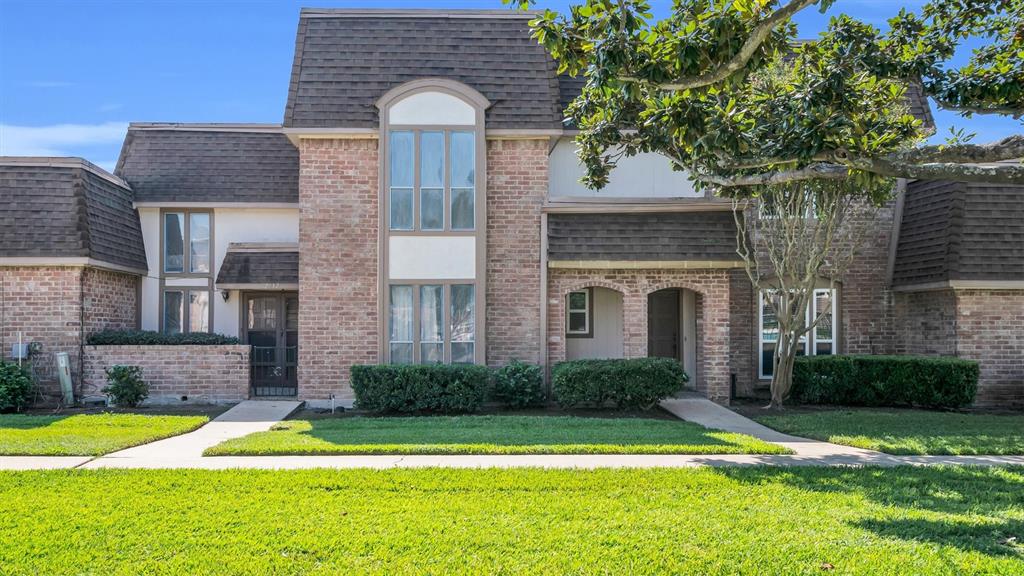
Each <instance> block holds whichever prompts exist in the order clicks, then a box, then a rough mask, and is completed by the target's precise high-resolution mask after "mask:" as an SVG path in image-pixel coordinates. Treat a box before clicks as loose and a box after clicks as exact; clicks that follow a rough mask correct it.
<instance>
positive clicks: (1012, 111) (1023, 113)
mask: <svg viewBox="0 0 1024 576" xmlns="http://www.w3.org/2000/svg"><path fill="white" fill-rule="evenodd" d="M929 96H931V97H932V99H933V100H935V104H937V105H938V107H939V108H942V109H943V110H949V111H950V112H959V113H961V114H996V115H998V116H1009V117H1011V118H1013V119H1015V120H1020V119H1021V118H1022V117H1024V110H1022V109H1020V108H1015V107H1013V106H957V105H955V104H951V103H949V102H946V101H945V100H941V99H939V98H937V97H936V96H935V95H933V94H929Z"/></svg>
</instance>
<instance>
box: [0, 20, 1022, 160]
mask: <svg viewBox="0 0 1024 576" xmlns="http://www.w3.org/2000/svg"><path fill="white" fill-rule="evenodd" d="M922 1H923V0H905V1H902V2H900V1H897V0H838V1H837V2H836V3H835V5H834V6H833V8H832V10H831V11H830V14H837V13H839V12H845V13H848V14H850V15H852V16H854V17H857V18H860V19H862V20H866V21H869V22H870V23H872V24H874V25H876V26H879V27H883V26H885V21H886V19H887V18H889V17H891V16H892V15H895V13H896V12H898V10H899V7H900V6H907V7H909V8H915V7H920V5H921V3H922ZM570 3H571V2H570V0H540V1H539V2H538V3H537V5H538V7H540V8H551V9H553V10H557V11H565V10H566V9H567V7H568V5H569V4H570ZM652 4H653V7H654V12H655V16H660V15H664V14H666V13H667V12H668V9H669V7H670V6H671V1H670V0H654V1H653V2H652ZM302 6H315V7H322V8H323V7H342V8H367V7H374V8H489V9H502V8H504V7H503V5H502V4H501V1H500V0H472V1H470V0H464V1H457V0H405V1H401V0H387V1H381V2H375V1H373V0H358V1H328V0H319V1H318V0H304V1H298V2H296V1H292V0H264V1H253V0H244V1H243V0H237V1H212V0H209V1H207V0H203V1H200V0H173V1H166V0H119V1H112V0H66V1H45V0H0V155H31V156H82V157H84V158H86V159H88V160H90V161H92V162H94V163H96V164H98V165H100V166H102V167H104V168H107V169H108V170H110V169H113V166H114V164H115V163H116V161H117V156H118V153H119V151H120V149H121V142H122V140H123V139H124V134H125V131H126V129H127V126H128V122H275V123H276V122H281V120H282V117H283V115H284V105H285V99H286V96H287V91H288V79H289V74H290V73H291V66H292V56H293V52H294V48H295V30H296V25H297V23H298V17H299V9H300V8H301V7H302ZM827 21H828V16H823V15H821V14H819V13H818V12H817V11H816V10H813V9H811V10H804V11H803V12H802V13H800V14H798V15H797V17H796V22H797V24H798V26H799V30H800V36H801V37H803V38H808V37H813V36H815V35H817V34H818V33H819V32H820V31H821V30H823V29H824V28H825V26H826V24H827ZM933 112H934V113H935V114H936V122H937V124H938V130H937V135H936V137H935V139H936V140H939V141H941V140H943V139H944V138H945V136H947V135H948V134H949V128H950V126H953V125H956V126H960V127H964V128H965V129H966V130H967V131H968V132H975V133H977V137H976V139H975V141H976V142H989V141H992V140H996V139H999V138H1002V137H1004V136H1006V135H1009V134H1013V133H1017V132H1020V131H1021V126H1020V124H1019V123H1016V122H1014V121H1012V120H1009V119H1004V118H998V117H975V118H973V119H970V120H967V119H963V118H961V117H959V116H958V115H956V114H952V113H948V112H944V111H937V110H933Z"/></svg>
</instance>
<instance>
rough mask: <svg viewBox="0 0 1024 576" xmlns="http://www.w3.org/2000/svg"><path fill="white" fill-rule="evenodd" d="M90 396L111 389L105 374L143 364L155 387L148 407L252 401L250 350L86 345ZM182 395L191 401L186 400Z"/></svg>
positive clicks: (147, 378) (237, 346)
mask: <svg viewBox="0 0 1024 576" xmlns="http://www.w3.org/2000/svg"><path fill="white" fill-rule="evenodd" d="M82 350H83V360H84V361H83V365H84V374H85V378H84V380H83V383H84V388H85V393H86V394H90V395H94V394H99V393H100V392H99V391H100V390H101V389H102V388H103V387H104V386H106V383H107V377H106V374H105V373H104V370H105V369H106V368H108V367H110V366H114V365H116V364H123V365H132V366H141V367H142V379H143V380H145V382H146V383H147V384H148V385H149V399H148V400H147V401H146V403H147V404H181V403H183V402H188V403H197V404H222V403H229V402H240V401H242V400H245V399H246V398H248V397H249V350H250V348H249V346H248V345H242V344H230V345H220V346H85V347H83V349H82ZM182 396H187V397H188V399H187V400H185V401H183V400H182V399H181V398H182Z"/></svg>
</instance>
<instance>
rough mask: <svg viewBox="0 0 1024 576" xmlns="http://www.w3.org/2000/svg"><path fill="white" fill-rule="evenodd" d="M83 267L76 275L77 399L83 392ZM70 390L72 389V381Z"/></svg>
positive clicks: (84, 269)
mask: <svg viewBox="0 0 1024 576" xmlns="http://www.w3.org/2000/svg"><path fill="white" fill-rule="evenodd" d="M86 270H87V269H86V268H85V267H83V268H82V269H81V271H80V272H79V273H78V397H79V398H81V397H82V396H83V394H84V392H85V271H86ZM71 382H72V390H73V389H74V387H73V386H74V379H72V380H71Z"/></svg>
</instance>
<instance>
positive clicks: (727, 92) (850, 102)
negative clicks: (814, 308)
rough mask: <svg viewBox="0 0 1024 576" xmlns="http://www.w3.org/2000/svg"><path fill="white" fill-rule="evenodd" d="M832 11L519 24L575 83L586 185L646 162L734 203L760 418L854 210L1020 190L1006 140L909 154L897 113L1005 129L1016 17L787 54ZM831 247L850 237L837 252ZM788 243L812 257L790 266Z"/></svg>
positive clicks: (1019, 69)
mask: <svg viewBox="0 0 1024 576" xmlns="http://www.w3.org/2000/svg"><path fill="white" fill-rule="evenodd" d="M505 2H507V3H511V4H515V5H517V6H519V7H527V6H529V5H530V4H531V3H532V2H530V1H528V0H526V1H523V0H505ZM832 5H833V0H675V2H674V3H673V5H672V8H671V11H670V13H669V14H668V16H667V17H666V18H664V19H661V20H655V19H654V18H653V16H652V14H651V12H650V7H649V4H648V3H647V2H646V1H645V0H585V1H582V2H581V3H580V4H577V5H574V6H572V7H571V9H570V12H569V14H565V15H562V14H557V13H555V12H551V11H545V12H543V13H542V14H539V15H538V17H537V18H536V19H534V20H533V21H532V22H531V26H532V28H533V31H534V36H535V37H536V39H537V40H538V41H539V42H540V43H541V44H542V45H543V46H545V47H546V48H547V50H548V51H549V52H550V53H551V54H552V56H553V57H554V58H555V59H556V61H557V62H558V63H559V66H560V71H561V72H563V73H567V74H570V75H575V76H582V77H583V78H584V79H585V84H584V87H583V89H582V92H581V94H580V95H579V97H577V98H576V100H575V101H574V102H573V103H572V104H571V105H570V106H569V108H568V110H567V115H568V118H567V122H569V123H571V124H572V125H573V126H574V127H575V128H577V129H578V130H579V132H578V135H577V137H576V141H577V146H578V155H579V158H580V160H581V162H582V164H583V165H584V167H585V168H586V175H585V177H584V182H585V183H586V184H588V185H589V186H592V187H595V188H600V187H602V186H604V185H605V184H606V183H607V182H608V175H609V173H610V171H611V170H613V169H614V168H615V165H616V163H617V162H618V161H619V160H620V159H621V158H623V157H627V156H631V155H635V154H637V153H641V152H656V153H659V154H662V155H664V156H665V157H666V158H668V160H669V161H670V162H671V163H672V165H673V167H674V168H676V169H678V170H685V171H687V172H688V173H689V174H690V176H691V177H692V178H693V179H694V181H695V183H696V185H697V186H698V187H701V188H704V187H710V188H713V190H714V191H715V193H716V194H718V195H719V196H722V197H726V198H732V199H733V200H734V201H736V206H737V212H736V213H737V222H738V223H739V224H740V225H739V226H737V228H738V229H739V230H740V231H741V234H740V236H739V243H740V244H739V253H740V254H741V256H743V258H744V260H745V261H746V262H747V271H748V274H749V275H750V277H751V281H752V282H753V283H754V285H755V286H757V287H758V288H770V289H773V290H775V291H774V292H772V293H773V294H775V295H776V297H773V298H770V299H769V300H770V301H771V305H773V306H775V307H776V311H777V312H778V318H779V332H780V333H779V345H778V346H777V352H776V362H777V363H778V365H779V369H778V370H776V371H775V376H774V378H773V380H772V400H773V405H776V406H781V403H782V401H783V399H784V398H785V395H786V393H787V392H788V389H789V386H790V383H791V380H790V378H791V367H792V358H793V355H794V353H795V350H796V349H797V347H798V346H799V345H800V338H801V337H802V336H803V335H804V334H806V332H807V330H809V329H810V328H811V327H813V325H814V322H815V321H817V320H818V319H813V318H812V319H810V321H807V320H801V319H802V318H806V316H805V310H806V309H807V302H808V299H809V298H810V297H811V296H812V295H813V290H810V289H809V288H808V286H813V284H812V283H811V280H810V278H812V277H815V278H816V277H820V276H822V275H825V274H824V273H825V272H827V273H828V276H830V277H833V278H834V277H841V273H842V271H843V268H844V266H843V262H848V261H849V259H850V258H851V257H852V255H853V252H854V248H853V247H854V246H855V244H856V242H853V240H854V239H855V238H854V237H855V236H856V234H855V230H852V228H851V226H852V224H853V223H854V222H856V221H857V220H858V219H857V218H856V217H855V216H856V212H857V211H858V210H870V209H871V207H873V206H874V207H877V206H880V205H882V204H883V203H884V202H886V201H887V200H889V199H890V196H891V195H892V193H893V189H894V182H895V179H897V178H924V179H951V180H960V181H982V182H996V183H1012V184H1024V167H1022V166H1021V165H1020V164H1019V163H1018V162H1012V161H1013V160H1015V159H1019V158H1021V157H1024V137H1022V136H1020V135H1017V136H1011V137H1008V138H1004V139H1003V140H1001V141H999V142H993V143H990V144H973V143H971V142H970V140H971V136H970V135H968V134H965V133H964V132H962V131H961V132H958V133H955V134H954V135H953V136H952V137H951V138H950V140H949V141H948V142H947V143H946V144H943V145H923V144H922V142H923V140H924V139H925V138H926V137H927V136H928V135H929V133H928V131H927V127H925V126H923V125H922V122H921V121H920V120H919V119H917V118H915V117H914V116H913V115H912V114H910V111H909V110H908V107H907V90H908V88H910V87H913V88H914V89H917V90H920V91H922V92H923V93H924V94H926V95H927V96H929V97H930V98H931V99H932V100H933V101H935V102H936V103H937V104H938V105H939V106H941V107H944V108H948V109H951V110H956V111H958V112H960V113H961V114H963V115H965V116H970V115H973V114H994V115H1003V116H1005V117H1007V121H1008V122H1017V121H1019V120H1020V118H1021V116H1022V114H1024V24H1022V23H1024V0H933V1H932V2H930V3H928V4H926V5H925V6H924V7H922V8H921V10H920V11H918V12H909V11H907V10H901V11H900V12H899V13H898V14H893V18H892V19H891V20H890V21H889V27H888V29H887V30H886V31H880V30H879V29H877V28H875V27H873V26H871V25H869V24H866V23H864V22H860V21H858V20H856V19H854V18H852V17H850V16H848V15H845V14H841V13H837V14H835V15H834V17H833V18H832V19H831V20H830V22H829V25H828V28H827V30H826V31H825V32H823V33H822V34H820V35H819V36H818V37H817V38H814V39H812V40H809V41H803V42H798V41H797V38H796V27H795V25H794V24H793V23H792V21H791V18H792V17H793V16H794V15H795V14H797V13H798V12H800V11H801V10H805V9H808V8H810V7H812V6H815V7H817V8H818V9H820V10H821V11H823V12H826V11H829V10H832V8H833V6H832ZM977 37H981V38H984V40H985V41H984V47H983V48H979V49H976V50H974V51H973V52H972V53H971V55H970V56H969V58H967V61H966V62H965V63H963V64H962V65H957V66H954V65H953V64H952V63H951V62H952V61H953V60H954V56H957V57H959V56H960V55H958V54H957V49H958V48H960V47H961V46H962V45H963V44H964V42H965V41H967V40H968V39H970V38H977ZM752 205H762V206H766V207H767V208H762V209H759V210H757V211H752V210H751V209H750V208H749V207H750V206H752ZM810 206H813V210H811V209H810ZM757 212H761V214H762V216H763V215H764V214H766V213H767V214H771V217H769V218H754V217H751V214H756V213H757ZM809 215H813V217H808V216H809ZM842 234H849V235H850V237H848V238H846V239H845V240H844V241H841V242H837V241H836V240H837V236H839V235H842ZM798 237H802V240H804V241H806V238H817V239H819V240H820V241H821V242H822V243H823V244H824V245H825V246H828V247H829V248H828V250H822V249H820V248H818V247H815V248H814V249H813V250H809V249H806V248H804V247H805V246H807V244H805V243H803V242H797V238H798ZM776 250H778V252H777V253H776V254H775V255H774V256H773V251H776ZM769 277H771V278H772V280H771V281H770V282H769V281H768V280H767V278H769ZM808 290H810V291H808ZM783 344H785V345H783Z"/></svg>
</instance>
